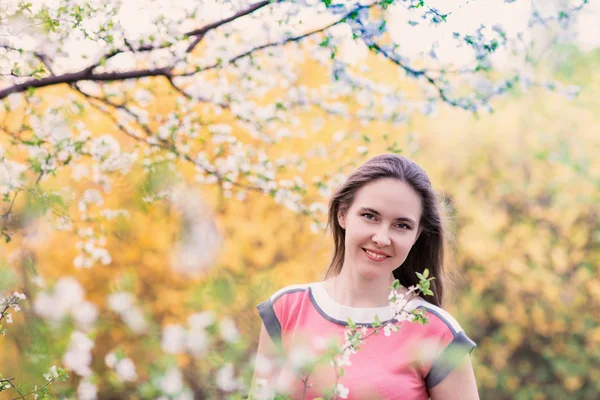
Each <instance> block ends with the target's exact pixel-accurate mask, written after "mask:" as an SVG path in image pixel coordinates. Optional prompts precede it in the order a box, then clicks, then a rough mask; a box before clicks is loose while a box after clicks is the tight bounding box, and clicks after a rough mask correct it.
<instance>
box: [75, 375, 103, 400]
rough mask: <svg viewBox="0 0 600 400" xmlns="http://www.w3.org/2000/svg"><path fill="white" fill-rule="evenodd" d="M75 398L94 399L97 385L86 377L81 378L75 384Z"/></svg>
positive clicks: (80, 399)
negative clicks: (77, 383) (76, 384)
mask: <svg viewBox="0 0 600 400" xmlns="http://www.w3.org/2000/svg"><path fill="white" fill-rule="evenodd" d="M77 398H78V399H79V400H96V399H97V398H98V387H97V386H96V385H95V384H94V383H92V382H90V381H88V380H87V379H83V380H81V382H79V385H78V386H77Z"/></svg>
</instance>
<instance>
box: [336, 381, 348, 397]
mask: <svg viewBox="0 0 600 400" xmlns="http://www.w3.org/2000/svg"><path fill="white" fill-rule="evenodd" d="M335 393H336V394H337V395H338V396H340V398H341V399H347V398H348V393H350V389H348V388H347V387H345V386H344V385H342V384H341V383H338V384H337V386H336V387H335Z"/></svg>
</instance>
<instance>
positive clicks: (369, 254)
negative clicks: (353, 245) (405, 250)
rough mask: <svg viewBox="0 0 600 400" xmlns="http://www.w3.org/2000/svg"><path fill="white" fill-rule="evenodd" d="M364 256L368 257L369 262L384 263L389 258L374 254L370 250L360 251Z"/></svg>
mask: <svg viewBox="0 0 600 400" xmlns="http://www.w3.org/2000/svg"><path fill="white" fill-rule="evenodd" d="M362 250H363V251H364V252H365V254H366V255H367V257H369V259H370V260H373V261H379V262H381V261H384V260H387V259H388V258H389V256H387V255H385V254H381V253H375V252H373V251H371V250H367V249H362Z"/></svg>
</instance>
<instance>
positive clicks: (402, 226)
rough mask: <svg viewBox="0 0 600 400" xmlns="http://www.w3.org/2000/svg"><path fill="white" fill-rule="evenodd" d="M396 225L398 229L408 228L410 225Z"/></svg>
mask: <svg viewBox="0 0 600 400" xmlns="http://www.w3.org/2000/svg"><path fill="white" fill-rule="evenodd" d="M396 226H397V227H399V228H400V229H410V226H408V225H406V224H396Z"/></svg>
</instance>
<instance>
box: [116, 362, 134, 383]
mask: <svg viewBox="0 0 600 400" xmlns="http://www.w3.org/2000/svg"><path fill="white" fill-rule="evenodd" d="M115 372H116V373H117V376H118V377H119V379H120V380H121V381H124V382H133V381H135V380H136V379H137V373H136V372H135V364H134V363H133V361H132V360H131V359H130V358H123V359H122V360H119V361H118V362H117V365H116V366H115Z"/></svg>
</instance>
